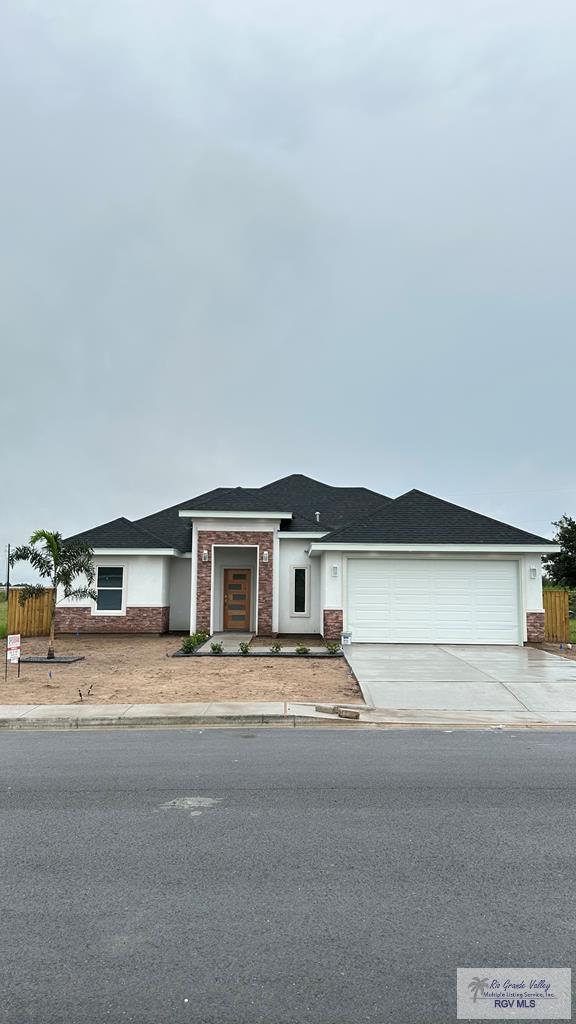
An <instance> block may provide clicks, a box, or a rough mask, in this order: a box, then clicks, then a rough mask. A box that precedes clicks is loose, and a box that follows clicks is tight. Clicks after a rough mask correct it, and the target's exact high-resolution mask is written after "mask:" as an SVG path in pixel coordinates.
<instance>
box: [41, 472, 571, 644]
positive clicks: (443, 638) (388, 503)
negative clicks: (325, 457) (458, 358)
mask: <svg viewBox="0 0 576 1024" xmlns="http://www.w3.org/2000/svg"><path fill="white" fill-rule="evenodd" d="M77 538H82V539H83V540H85V541H87V542H88V543H89V544H90V545H91V546H92V547H93V550H94V562H95V566H96V574H97V580H96V585H97V591H98V600H97V601H86V602H84V603H77V602H73V601H63V602H61V603H60V604H59V607H58V610H57V630H58V631H59V632H61V633H62V632H74V633H76V632H82V633H87V632H89V633H110V632H113V633H128V632H129V633H161V632H167V631H169V630H170V631H185V632H190V633H194V632H195V631H196V630H198V629H205V630H208V631H209V632H210V633H214V632H217V631H220V630H232V631H234V632H239V631H241V632H244V631H246V632H254V633H258V634H261V635H265V636H276V635H278V634H290V633H298V634H302V633H310V634H318V633H321V634H322V635H323V636H324V637H325V638H327V639H335V638H339V637H340V634H341V632H342V631H343V630H346V631H349V632H351V633H352V640H353V642H358V643H443V644H450V643H466V644H468V643H470V644H522V643H524V642H526V641H539V640H541V639H543V629H544V612H543V605H542V569H541V556H542V555H543V554H548V553H553V552H555V551H557V550H558V546H557V545H555V544H554V543H552V542H551V541H549V540H546V539H545V538H543V537H538V536H535V535H534V534H531V533H527V532H525V531H524V530H520V529H517V528H515V527H513V526H508V525H506V524H505V523H500V522H498V521H496V520H494V519H489V518H488V517H486V516H483V515H481V514H479V513H477V512H472V511H470V510H468V509H465V508H461V507H459V506H457V505H453V504H451V503H450V502H447V501H443V500H441V499H440V498H435V497H433V496H432V495H429V494H425V493H423V492H422V491H418V490H412V491H408V492H407V493H406V494H402V495H400V497H398V498H395V499H392V498H389V497H387V496H386V495H383V494H378V493H377V492H375V491H372V490H368V489H367V488H365V487H332V486H330V485H328V484H323V483H320V482H319V481H317V480H312V479H310V478H309V477H306V476H302V475H299V474H294V475H292V476H288V477H285V478H283V479H281V480H275V481H273V482H272V483H270V484H266V485H265V486H264V487H259V488H252V487H251V488H245V487H234V488H226V487H219V488H216V489H215V490H212V491H209V492H208V493H206V494H202V495H200V496H199V497H197V498H193V499H191V500H188V501H183V502H181V503H179V504H178V505H174V506H172V507H171V508H167V509H163V510H162V511H160V512H156V513H154V514H152V515H149V516H145V517H144V518H142V519H138V520H137V521H129V520H128V519H125V518H119V519H115V520H114V521H113V522H110V523H105V524H104V525H102V526H97V527H95V528H93V529H90V530H86V531H84V532H83V533H80V534H77V535H76V536H75V538H74V539H77ZM69 539H70V540H71V539H72V538H69Z"/></svg>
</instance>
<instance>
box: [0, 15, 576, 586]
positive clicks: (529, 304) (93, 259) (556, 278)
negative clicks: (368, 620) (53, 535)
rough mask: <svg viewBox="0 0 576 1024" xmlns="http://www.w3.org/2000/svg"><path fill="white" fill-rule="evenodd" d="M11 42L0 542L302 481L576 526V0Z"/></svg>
mask: <svg viewBox="0 0 576 1024" xmlns="http://www.w3.org/2000/svg"><path fill="white" fill-rule="evenodd" d="M1 19H2V23H3V24H2V25H1V26H0V69H1V70H0V78H1V81H0V111H1V123H2V156H1V159H0V180H1V188H0V203H1V228H0V246H1V258H2V267H1V274H0V281H1V288H2V297H1V302H0V321H1V335H0V336H1V339H2V350H3V359H2V367H3V373H2V394H1V399H0V407H1V410H2V412H1V416H2V424H1V434H0V447H1V449H2V453H3V457H2V485H1V488H0V490H1V494H2V498H1V518H0V544H1V545H2V548H4V546H5V544H6V543H7V542H8V541H11V542H12V543H13V544H15V543H20V542H22V541H24V540H26V539H27V537H28V535H29V534H30V532H31V531H32V530H33V529H34V528H36V527H47V528H49V529H60V530H61V531H62V532H63V533H64V534H66V533H71V532H76V531H77V530H80V529H83V528H87V527H90V526H93V525H96V524H98V523H102V522H106V521H108V520H110V519H113V518H115V517H116V516H119V515H126V516H128V517H129V518H136V517H138V516H141V515H144V514H147V513H150V512H153V511H156V510H157V509H159V508H162V507H165V506H167V505H170V504H173V503H175V502H177V501H178V500H183V499H187V498H190V497H192V496H193V495H195V494H197V493H199V492H202V491H205V490H208V489H209V488H211V487H214V486H219V485H220V486H224V485H230V486H236V485H245V486H255V485H260V484H264V483H266V482H268V481H270V480H273V479H275V478H277V477H280V476H283V475H286V474H287V473H290V472H303V473H307V474H309V475H310V476H313V477H316V478H318V479H320V480H324V481H326V482H328V483H333V484H356V485H360V484H364V485H367V486H369V487H373V488H375V489H376V490H380V491H382V492H383V493H385V494H389V495H393V496H395V495H397V494H400V493H402V492H403V491H406V490H408V489H409V488H411V487H419V488H421V489H423V490H426V491H430V492H431V493H433V494H437V495H440V496H441V497H444V498H447V499H450V500H452V501H456V502H458V503H461V504H464V505H467V506H469V507H473V508H477V509H479V510H480V511H482V512H485V513H487V514H489V515H492V516H495V517H497V518H501V519H504V520H506V521H509V522H512V523H514V524H515V525H518V526H521V527H524V528H528V529H530V530H533V531H536V532H538V533H543V534H545V535H546V534H549V533H550V531H551V527H550V521H551V520H553V519H556V518H558V517H559V516H560V515H561V514H562V513H564V512H570V513H572V514H576V479H575V473H574V451H575V431H576V418H575V415H574V411H575V406H576V372H575V371H576V344H575V331H574V327H575V305H576V300H575V294H574V293H575V248H576V216H575V190H576V186H575V182H576V166H575V164H576V160H575V156H576V142H575V133H574V124H575V115H576V101H575V97H576V63H575V61H574V52H575V45H576V7H575V6H574V4H573V2H570V0H565V2H560V0H518V2H515V0H514V2H511V0H466V2H465V3H463V2H462V0H391V2H390V0H291V2H290V3H287V2H286V0H261V2H257V0H206V2H203V0H98V3H94V2H93V0H89V2H88V0H50V3H48V4H47V3H45V0H4V3H3V5H2V15H1ZM3 574H4V564H2V567H1V568H0V578H1V577H2V576H3ZM21 575H22V573H19V576H21Z"/></svg>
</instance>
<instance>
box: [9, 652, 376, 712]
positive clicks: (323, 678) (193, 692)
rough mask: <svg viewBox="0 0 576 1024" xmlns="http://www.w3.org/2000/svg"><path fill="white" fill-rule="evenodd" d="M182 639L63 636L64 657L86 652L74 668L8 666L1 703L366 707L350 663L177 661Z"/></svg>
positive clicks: (317, 660)
mask: <svg viewBox="0 0 576 1024" xmlns="http://www.w3.org/2000/svg"><path fill="white" fill-rule="evenodd" d="M179 647H180V638H179V637H175V636H172V637H166V636H162V637H129V636H126V637H111V636H107V637H103V636H98V637H88V636H81V637H75V636H66V637H57V638H56V654H57V655H58V654H83V655H84V656H85V659H86V660H85V661H78V662H76V663H75V664H73V665H52V666H51V667H50V666H48V665H46V664H43V665H26V664H24V665H21V675H20V679H19V680H18V679H17V678H16V666H11V665H10V666H9V667H8V683H7V684H6V685H4V681H3V680H2V681H1V682H0V704H77V703H80V697H79V694H78V690H79V689H80V690H82V692H83V694H86V691H87V690H88V688H89V687H90V685H92V691H91V693H90V696H89V697H88V698H87V703H91V704H145V703H158V704H165V703H170V702H177V703H179V702H181V701H230V700H286V701H296V702H304V703H315V702H316V701H321V702H323V703H325V702H326V703H338V702H339V703H343V704H351V703H355V702H361V700H362V698H361V695H360V691H359V689H358V686H357V683H356V680H355V679H354V676H353V675H352V673H351V672H350V670H349V668H348V664H347V662H346V661H345V660H344V658H334V659H330V658H326V659H322V660H320V659H313V658H304V659H302V660H301V661H300V660H298V659H296V658H293V659H279V658H274V656H272V655H271V656H270V658H252V659H251V658H250V657H247V658H218V657H211V658H172V657H171V655H172V654H173V653H174V651H177V650H178V648H179ZM46 648H47V640H46V638H44V637H34V638H32V639H27V640H23V642H22V656H23V657H26V655H27V654H28V655H30V654H41V655H45V654H46Z"/></svg>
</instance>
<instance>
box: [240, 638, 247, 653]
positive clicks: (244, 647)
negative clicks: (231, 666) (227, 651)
mask: <svg viewBox="0 0 576 1024" xmlns="http://www.w3.org/2000/svg"><path fill="white" fill-rule="evenodd" d="M238 647H239V648H240V654H250V643H249V641H248V640H242V641H241V643H239V644H238Z"/></svg>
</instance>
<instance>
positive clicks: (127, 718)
mask: <svg viewBox="0 0 576 1024" xmlns="http://www.w3.org/2000/svg"><path fill="white" fill-rule="evenodd" d="M360 707H362V705H360ZM323 722H324V723H326V722H328V723H334V722H336V723H337V724H338V725H340V724H347V725H349V724H354V723H353V722H352V723H350V722H349V721H347V722H343V720H342V719H341V718H338V716H335V715H332V714H325V713H323V712H318V711H316V710H315V705H314V704H297V703H292V702H289V701H229V702H226V703H219V704H217V703H210V704H209V703H206V702H204V703H192V702H191V703H182V704H87V703H86V704H1V705H0V729H42V728H46V729H55V728H62V729H67V728H69V729H77V728H80V727H83V726H85V727H88V728H94V727H97V726H108V727H114V726H118V727H121V728H124V729H126V728H130V727H148V726H166V727H178V726H180V725H182V726H187V725H231V724H232V725H291V726H295V725H310V724H314V723H319V724H322V723H323Z"/></svg>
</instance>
